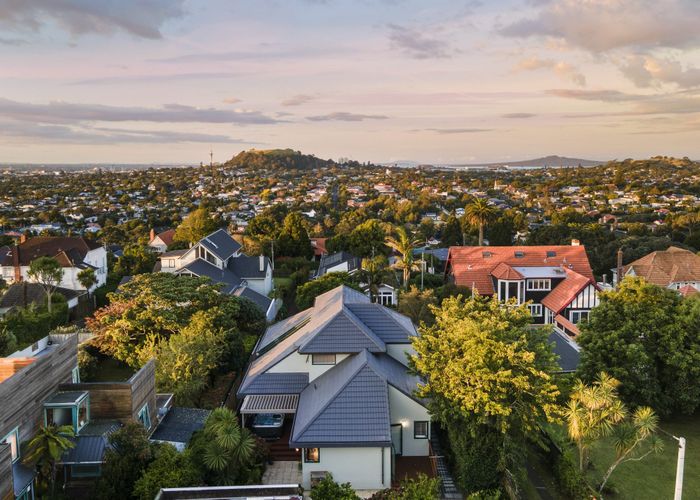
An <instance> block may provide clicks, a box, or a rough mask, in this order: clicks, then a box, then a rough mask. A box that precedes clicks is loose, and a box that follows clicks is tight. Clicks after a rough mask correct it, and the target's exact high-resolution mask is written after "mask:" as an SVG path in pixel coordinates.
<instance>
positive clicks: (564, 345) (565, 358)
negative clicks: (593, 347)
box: [549, 330, 581, 373]
mask: <svg viewBox="0 0 700 500" xmlns="http://www.w3.org/2000/svg"><path fill="white" fill-rule="evenodd" d="M549 342H550V343H551V344H552V350H553V351H554V354H556V355H557V356H558V360H557V361H558V363H559V366H560V368H561V371H562V372H566V373H569V372H574V371H576V369H577V368H578V363H579V360H580V359H581V353H580V352H579V349H578V347H577V345H576V343H575V342H574V341H573V340H571V339H569V338H568V337H566V336H565V335H564V334H563V333H560V332H558V331H556V330H554V331H552V333H551V334H549Z"/></svg>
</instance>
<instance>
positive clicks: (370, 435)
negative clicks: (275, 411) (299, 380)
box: [290, 351, 391, 447]
mask: <svg viewBox="0 0 700 500" xmlns="http://www.w3.org/2000/svg"><path fill="white" fill-rule="evenodd" d="M370 356H372V354H370V353H368V352H367V351H363V352H362V353H359V354H356V355H354V356H351V357H349V358H346V359H345V360H343V361H342V362H341V363H340V364H338V365H337V366H336V367H334V368H332V369H330V370H328V371H327V372H325V373H324V374H323V375H321V376H320V377H318V378H317V379H315V380H314V381H313V382H312V383H311V384H309V386H308V387H307V388H306V389H305V390H304V391H303V392H302V393H301V395H300V396H299V405H298V407H297V413H296V416H295V419H294V428H293V429H292V437H291V439H290V446H292V447H303V446H306V447H309V446H314V447H315V446H322V445H335V446H338V445H346V446H362V445H367V444H373V445H388V444H389V443H390V442H391V431H390V416H389V393H388V389H387V382H386V381H385V380H384V379H383V378H382V377H381V376H380V375H379V374H378V373H377V372H376V371H375V370H374V369H373V368H372V367H371V366H370V365H369V363H368V357H370Z"/></svg>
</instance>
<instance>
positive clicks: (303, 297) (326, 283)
mask: <svg viewBox="0 0 700 500" xmlns="http://www.w3.org/2000/svg"><path fill="white" fill-rule="evenodd" d="M340 285H345V286H349V287H350V288H354V289H355V290H360V287H359V286H358V285H357V283H355V281H354V280H353V279H352V277H351V276H350V275H349V274H348V273H328V274H324V275H323V276H321V277H320V278H317V279H315V280H311V281H309V282H307V283H304V284H303V285H301V286H300V287H297V296H296V303H297V306H298V307H299V309H300V310H303V309H308V308H309V307H311V306H313V305H314V300H315V299H316V297H318V296H319V295H321V294H323V293H326V292H328V291H330V290H333V289H334V288H337V287H339V286H340Z"/></svg>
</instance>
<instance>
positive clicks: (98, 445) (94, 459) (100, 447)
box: [61, 436, 107, 464]
mask: <svg viewBox="0 0 700 500" xmlns="http://www.w3.org/2000/svg"><path fill="white" fill-rule="evenodd" d="M71 441H73V443H74V444H75V447H74V448H71V449H69V450H67V451H66V452H65V453H64V454H63V458H62V459H61V463H63V464H96V463H102V461H103V460H104V454H105V450H106V449H107V438H106V437H104V436H78V437H75V438H71Z"/></svg>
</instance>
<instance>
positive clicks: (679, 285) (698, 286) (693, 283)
mask: <svg viewBox="0 0 700 500" xmlns="http://www.w3.org/2000/svg"><path fill="white" fill-rule="evenodd" d="M687 285H690V286H692V287H694V288H695V289H696V290H698V291H700V281H676V282H673V283H671V284H670V285H668V288H670V289H671V290H680V289H681V288H683V287H684V286H687Z"/></svg>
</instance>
